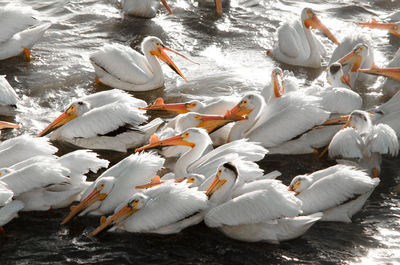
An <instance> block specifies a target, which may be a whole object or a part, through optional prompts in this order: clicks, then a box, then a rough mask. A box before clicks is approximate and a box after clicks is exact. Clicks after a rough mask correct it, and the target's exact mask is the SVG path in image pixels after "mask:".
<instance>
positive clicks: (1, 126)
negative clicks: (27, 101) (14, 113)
mask: <svg viewBox="0 0 400 265" xmlns="http://www.w3.org/2000/svg"><path fill="white" fill-rule="evenodd" d="M4 128H21V125H19V124H15V123H11V122H6V121H0V130H1V129H4Z"/></svg>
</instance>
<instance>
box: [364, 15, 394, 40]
mask: <svg viewBox="0 0 400 265" xmlns="http://www.w3.org/2000/svg"><path fill="white" fill-rule="evenodd" d="M357 24H358V25H360V26H361V27H367V28H371V29H384V30H388V32H389V33H390V34H393V35H395V36H397V37H400V22H397V23H379V22H377V21H376V20H375V19H372V20H371V22H358V23H357Z"/></svg>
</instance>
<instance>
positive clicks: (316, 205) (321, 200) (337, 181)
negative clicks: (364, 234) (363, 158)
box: [289, 164, 379, 223]
mask: <svg viewBox="0 0 400 265" xmlns="http://www.w3.org/2000/svg"><path fill="white" fill-rule="evenodd" d="M378 184H379V179H378V178H373V179H372V178H370V177H369V176H368V174H367V173H365V172H364V171H362V170H359V169H356V168H354V167H351V166H347V165H341V164H339V165H335V166H332V167H329V168H326V169H323V170H319V171H316V172H314V173H312V174H309V175H299V176H296V177H295V178H293V180H292V182H291V183H290V185H289V190H291V191H294V192H296V197H297V198H298V199H300V200H301V201H302V207H301V209H302V211H303V214H304V215H307V214H312V213H315V212H321V211H322V212H323V213H324V216H323V217H322V219H321V221H336V222H346V223H351V217H352V216H353V215H354V214H355V213H357V212H358V211H360V210H361V208H362V207H363V205H364V204H365V202H366V200H367V199H368V197H369V196H370V195H371V193H372V192H373V191H374V189H375V187H376V186H378Z"/></svg>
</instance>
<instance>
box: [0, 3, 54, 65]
mask: <svg viewBox="0 0 400 265" xmlns="http://www.w3.org/2000/svg"><path fill="white" fill-rule="evenodd" d="M38 16H39V13H38V12H37V11H35V10H33V9H32V8H31V7H29V6H17V5H13V4H8V5H6V6H3V7H0V25H2V26H1V29H0V60H4V59H7V58H10V57H13V56H17V55H19V54H21V53H24V54H25V57H26V59H27V60H28V61H30V59H31V53H30V51H29V49H31V48H32V46H33V45H34V44H35V43H36V42H37V41H38V40H40V38H41V37H42V36H43V34H44V33H45V31H46V30H47V29H48V28H49V27H50V26H51V23H49V22H44V21H40V20H39V19H37V18H36V17H38Z"/></svg>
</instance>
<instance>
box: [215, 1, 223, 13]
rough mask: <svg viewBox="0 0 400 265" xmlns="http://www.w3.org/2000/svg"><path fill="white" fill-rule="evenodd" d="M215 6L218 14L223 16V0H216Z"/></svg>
mask: <svg viewBox="0 0 400 265" xmlns="http://www.w3.org/2000/svg"><path fill="white" fill-rule="evenodd" d="M215 7H216V9H217V14H218V16H222V0H215Z"/></svg>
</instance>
